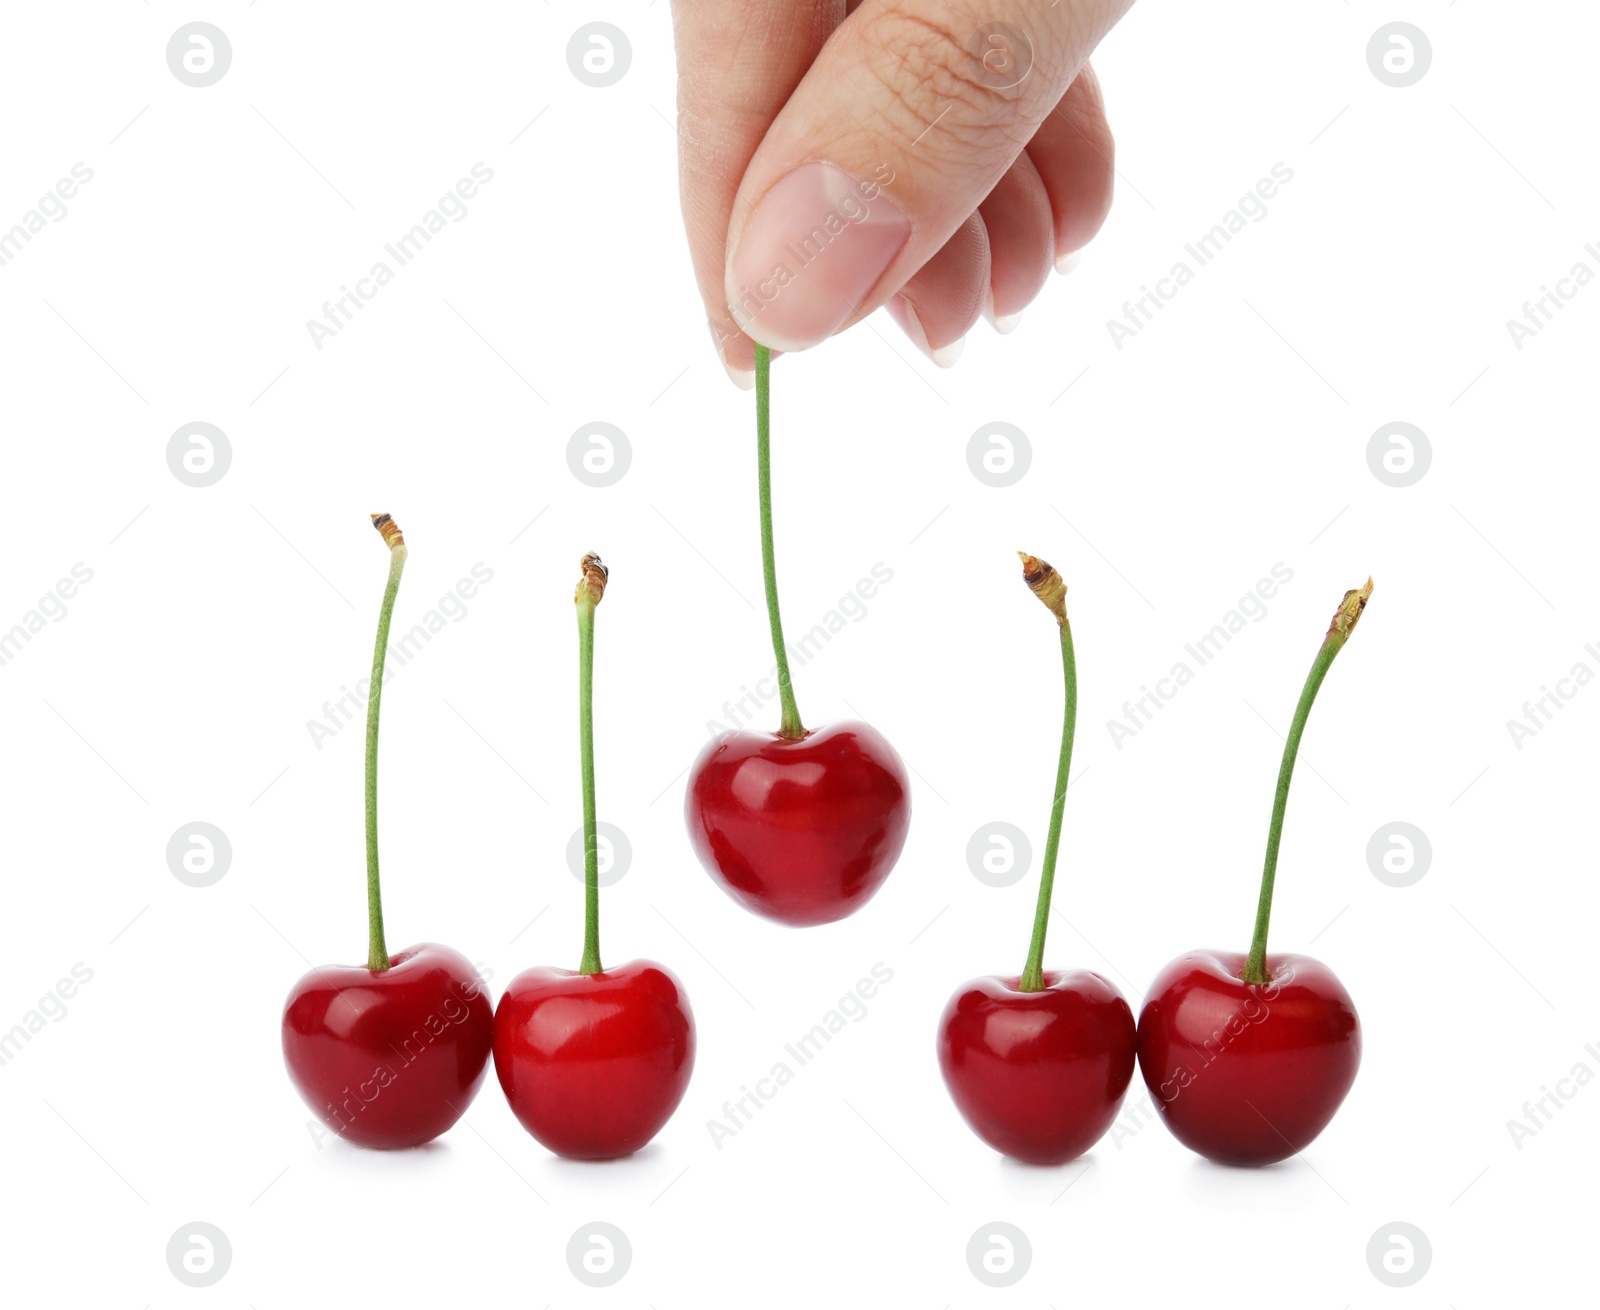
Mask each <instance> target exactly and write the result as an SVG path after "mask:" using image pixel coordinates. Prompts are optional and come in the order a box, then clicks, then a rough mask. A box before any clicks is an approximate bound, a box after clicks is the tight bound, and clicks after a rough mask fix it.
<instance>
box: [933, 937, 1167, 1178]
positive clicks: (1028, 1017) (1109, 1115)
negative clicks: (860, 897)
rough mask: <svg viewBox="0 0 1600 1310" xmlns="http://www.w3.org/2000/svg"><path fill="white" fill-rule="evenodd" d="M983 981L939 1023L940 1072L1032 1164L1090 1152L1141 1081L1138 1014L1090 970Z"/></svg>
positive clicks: (1011, 1151)
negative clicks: (1136, 1076)
mask: <svg viewBox="0 0 1600 1310" xmlns="http://www.w3.org/2000/svg"><path fill="white" fill-rule="evenodd" d="M1018 981H1019V979H1018V977H1017V976H1015V975H1013V976H1012V977H1009V978H999V977H994V976H990V977H986V978H974V979H973V980H972V981H971V982H969V983H967V984H966V985H964V986H963V987H962V988H960V990H958V991H957V992H956V994H955V995H954V996H952V997H951V998H950V1003H949V1004H948V1005H946V1006H945V1008H944V1014H943V1016H942V1017H941V1018H940V1020H939V1069H940V1071H941V1072H942V1073H943V1074H944V1081H945V1084H946V1086H948V1087H949V1089H950V1096H951V1098H952V1099H953V1100H954V1101H955V1103H956V1109H958V1110H960V1111H961V1117H962V1118H963V1119H965V1120H966V1121H967V1125H968V1127H970V1128H971V1129H972V1131H973V1132H975V1133H976V1134H977V1135H978V1136H979V1137H981V1138H982V1139H983V1140H984V1141H985V1142H987V1143H988V1144H989V1145H990V1146H992V1147H994V1149H995V1150H997V1151H1000V1152H1002V1153H1003V1154H1005V1155H1009V1156H1011V1157H1013V1158H1014V1159H1017V1160H1023V1161H1026V1162H1027V1163H1028V1164H1062V1163H1064V1162H1065V1161H1067V1160H1071V1159H1072V1158H1073V1157H1075V1156H1078V1155H1081V1154H1083V1152H1085V1151H1087V1150H1088V1149H1089V1148H1090V1147H1091V1146H1093V1145H1094V1144H1095V1143H1096V1142H1097V1141H1099V1140H1100V1138H1101V1137H1102V1136H1103V1135H1104V1133H1105V1131H1106V1129H1107V1128H1109V1127H1110V1126H1111V1121H1112V1120H1113V1119H1115V1118H1116V1117H1117V1111H1118V1109H1119V1108H1120V1107H1121V1105H1122V1098H1123V1096H1124V1095H1125V1094H1126V1092H1127V1090H1128V1083H1129V1082H1130V1081H1131V1080H1132V1078H1133V1062H1134V1044H1135V1040H1136V1039H1135V1034H1134V1025H1133V1011H1132V1010H1131V1009H1129V1007H1128V1003H1127V1001H1125V1000H1124V999H1123V998H1122V993H1121V992H1119V991H1118V990H1117V989H1116V988H1115V987H1114V986H1112V985H1111V984H1110V983H1109V982H1107V981H1106V980H1105V979H1104V978H1102V977H1101V976H1100V975H1099V974H1097V973H1091V972H1089V971H1088V970H1086V969H1072V970H1063V971H1056V970H1051V971H1048V972H1046V973H1045V974H1044V987H1043V989H1042V990H1040V991H1033V992H1024V991H1019V990H1018V989H1017V983H1018Z"/></svg>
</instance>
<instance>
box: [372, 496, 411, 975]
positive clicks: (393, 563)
mask: <svg viewBox="0 0 1600 1310" xmlns="http://www.w3.org/2000/svg"><path fill="white" fill-rule="evenodd" d="M372 526H373V527H375V528H377V530H378V531H379V532H381V533H382V534H383V540H384V543H385V544H386V545H387V546H388V547H389V581H388V583H387V584H386V585H385V587H384V589H383V605H382V607H381V608H380V609H379V610H378V640H377V644H376V645H375V646H374V648H373V651H372V680H371V683H370V684H369V687H368V696H367V968H369V969H371V970H372V971H373V972H374V973H382V972H383V971H384V970H385V969H387V968H388V967H389V949H388V947H387V946H386V945H385V944H384V940H383V893H382V892H381V891H380V890H379V886H378V710H379V707H380V705H381V703H382V701H383V663H384V658H385V657H386V656H387V655H388V653H389V621H390V619H392V618H393V617H394V598H395V596H396V595H397V594H398V593H399V591H400V575H401V573H403V572H404V571H405V567H406V539H405V537H404V535H403V534H402V533H401V531H400V525H399V524H398V523H396V522H395V521H394V520H393V519H392V518H390V517H389V516H388V515H387V514H374V515H373V516H372Z"/></svg>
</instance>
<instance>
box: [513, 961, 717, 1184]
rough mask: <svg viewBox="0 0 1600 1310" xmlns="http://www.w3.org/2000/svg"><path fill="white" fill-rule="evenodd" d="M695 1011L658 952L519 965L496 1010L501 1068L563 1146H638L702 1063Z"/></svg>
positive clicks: (622, 1151) (516, 1098) (543, 1132)
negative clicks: (587, 964)
mask: <svg viewBox="0 0 1600 1310" xmlns="http://www.w3.org/2000/svg"><path fill="white" fill-rule="evenodd" d="M694 1049H695V1033H694V1015H693V1014H692V1013H691V1012H690V1010H689V998H688V996H687V995H685V993H684V990H683V984H682V983H681V982H679V981H678V978H677V975H675V974H674V973H673V972H672V970H670V969H667V968H665V967H663V966H662V965H659V964H655V963H652V962H651V961H649V960H630V961H629V962H628V963H627V964H625V965H623V966H622V967H621V968H619V969H607V970H605V971H604V972H602V973H595V974H588V975H584V974H581V973H574V972H572V971H570V970H567V969H552V968H536V969H526V970H524V971H523V972H522V973H519V974H518V975H517V976H516V977H515V978H514V979H512V981H511V985H510V986H509V987H507V988H506V990H505V995H503V996H502V997H501V998H500V1005H499V1008H498V1009H496V1011H495V1016H494V1069H495V1073H496V1074H497V1075H499V1078H500V1086H501V1088H502V1089H503V1090H504V1091H505V1094H506V1100H507V1101H509V1102H510V1104H511V1109H512V1111H513V1112H514V1113H515V1114H516V1116H517V1118H518V1119H519V1120H521V1121H522V1126H523V1127H524V1128H526V1129H527V1130H528V1131H529V1132H530V1133H532V1134H533V1135H534V1136H535V1137H536V1138H538V1139H539V1141H540V1142H542V1143H543V1144H544V1145H545V1146H546V1147H548V1148H549V1149H550V1150H552V1151H554V1152H555V1153H556V1154H557V1155H564V1156H566V1157H567V1158H568V1159H572V1160H614V1159H617V1158H618V1157H619V1156H624V1155H632V1154H633V1152H635V1151H637V1150H638V1149H639V1148H640V1147H641V1146H644V1145H645V1144H646V1143H647V1142H649V1141H650V1139H651V1138H653V1137H654V1136H655V1135H656V1134H657V1133H658V1132H660V1131H661V1127H662V1125H663V1124H665V1123H666V1122H667V1120H668V1119H670V1118H671V1117H672V1112H673V1111H674V1110H676V1109H677V1108H678V1102H680V1101H681V1100H683V1094H684V1092H685V1090H687V1088H688V1086H689V1075H690V1074H691V1073H692V1072H693V1071H694Z"/></svg>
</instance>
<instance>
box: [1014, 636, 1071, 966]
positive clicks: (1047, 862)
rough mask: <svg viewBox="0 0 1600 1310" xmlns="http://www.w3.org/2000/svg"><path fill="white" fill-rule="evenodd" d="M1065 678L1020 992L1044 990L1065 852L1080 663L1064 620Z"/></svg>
mask: <svg viewBox="0 0 1600 1310" xmlns="http://www.w3.org/2000/svg"><path fill="white" fill-rule="evenodd" d="M1061 677H1062V681H1063V682H1064V683H1065V686H1066V708H1065V709H1064V710H1063V712H1062V715H1061V758H1060V760H1059V761H1058V762H1057V764H1056V795H1055V801H1054V802H1053V803H1052V805H1051V807H1050V833H1049V835H1048V836H1047V837H1046V838H1045V843H1044V867H1043V869H1042V870H1041V871H1040V874H1039V905H1038V908H1037V909H1036V910H1035V911H1034V915H1033V941H1032V942H1031V943H1030V944H1029V946H1028V963H1027V966H1026V967H1025V968H1024V969H1023V970H1022V979H1021V981H1020V982H1018V984H1017V990H1018V991H1023V992H1037V991H1042V990H1043V989H1044V938H1045V932H1046V931H1047V930H1048V928H1049V927H1050V897H1051V895H1052V894H1053V892H1054V891H1055V882H1056V853H1057V852H1058V851H1059V850H1060V849H1061V820H1062V816H1063V815H1064V814H1065V813H1066V809H1067V774H1068V772H1069V770H1070V769H1071V767H1072V735H1073V732H1074V731H1075V729H1076V727H1077V721H1078V663H1077V660H1076V658H1075V657H1074V655H1073V651H1072V625H1071V624H1070V623H1068V622H1067V621H1066V619H1065V617H1063V618H1062V620H1061Z"/></svg>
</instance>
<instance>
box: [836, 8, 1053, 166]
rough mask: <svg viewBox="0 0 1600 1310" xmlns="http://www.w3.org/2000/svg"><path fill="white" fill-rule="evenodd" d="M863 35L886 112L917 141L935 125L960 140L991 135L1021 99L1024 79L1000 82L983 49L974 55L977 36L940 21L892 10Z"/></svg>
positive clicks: (882, 13)
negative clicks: (972, 135)
mask: <svg viewBox="0 0 1600 1310" xmlns="http://www.w3.org/2000/svg"><path fill="white" fill-rule="evenodd" d="M862 35H863V48H864V49H865V51H866V63H867V68H868V71H869V72H870V73H871V74H872V76H873V77H874V78H876V79H877V81H878V82H879V83H880V84H881V85H882V87H883V89H884V90H885V91H886V92H888V94H889V102H888V108H887V110H886V112H887V113H888V114H889V116H890V117H891V118H893V119H894V120H895V125H896V126H897V127H899V128H901V129H903V130H908V131H909V132H910V135H911V136H912V137H917V136H919V135H920V134H921V133H923V132H924V131H926V130H927V129H928V128H930V127H931V126H932V125H933V124H935V123H938V124H939V125H940V128H941V130H945V129H949V130H950V131H951V132H953V133H956V134H958V135H959V134H961V133H962V132H963V131H964V130H965V131H971V130H973V129H981V130H983V131H984V132H985V133H988V132H991V131H992V130H993V128H994V125H995V124H996V123H997V122H1002V121H1005V120H1006V119H1007V118H1008V117H1009V112H1008V111H1009V109H1010V106H1012V105H1013V104H1014V103H1015V101H1016V100H1017V99H1018V94H1019V91H1020V87H1021V80H1022V79H1018V80H1017V81H1016V82H1012V81H1011V79H1010V78H1008V77H1006V76H996V75H995V73H994V71H993V69H992V67H990V66H988V65H986V64H985V62H984V60H983V59H982V58H981V57H980V54H981V53H982V49H983V47H982V46H981V45H980V47H979V54H974V53H973V50H972V49H971V46H972V43H973V39H974V34H973V33H968V32H965V31H963V30H961V29H959V28H958V27H956V26H953V25H949V24H946V23H944V22H942V21H940V20H939V19H937V18H930V17H926V16H923V15H918V14H912V13H907V12H905V11H902V10H896V9H886V10H883V11H880V12H879V13H878V14H876V15H875V16H874V17H873V18H872V19H871V20H870V21H869V22H868V24H867V25H866V30H865V31H864V32H863V34H862ZM1023 76H1024V78H1025V76H1026V74H1025V73H1024V75H1023ZM956 110H959V111H960V112H953V111H956Z"/></svg>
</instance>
